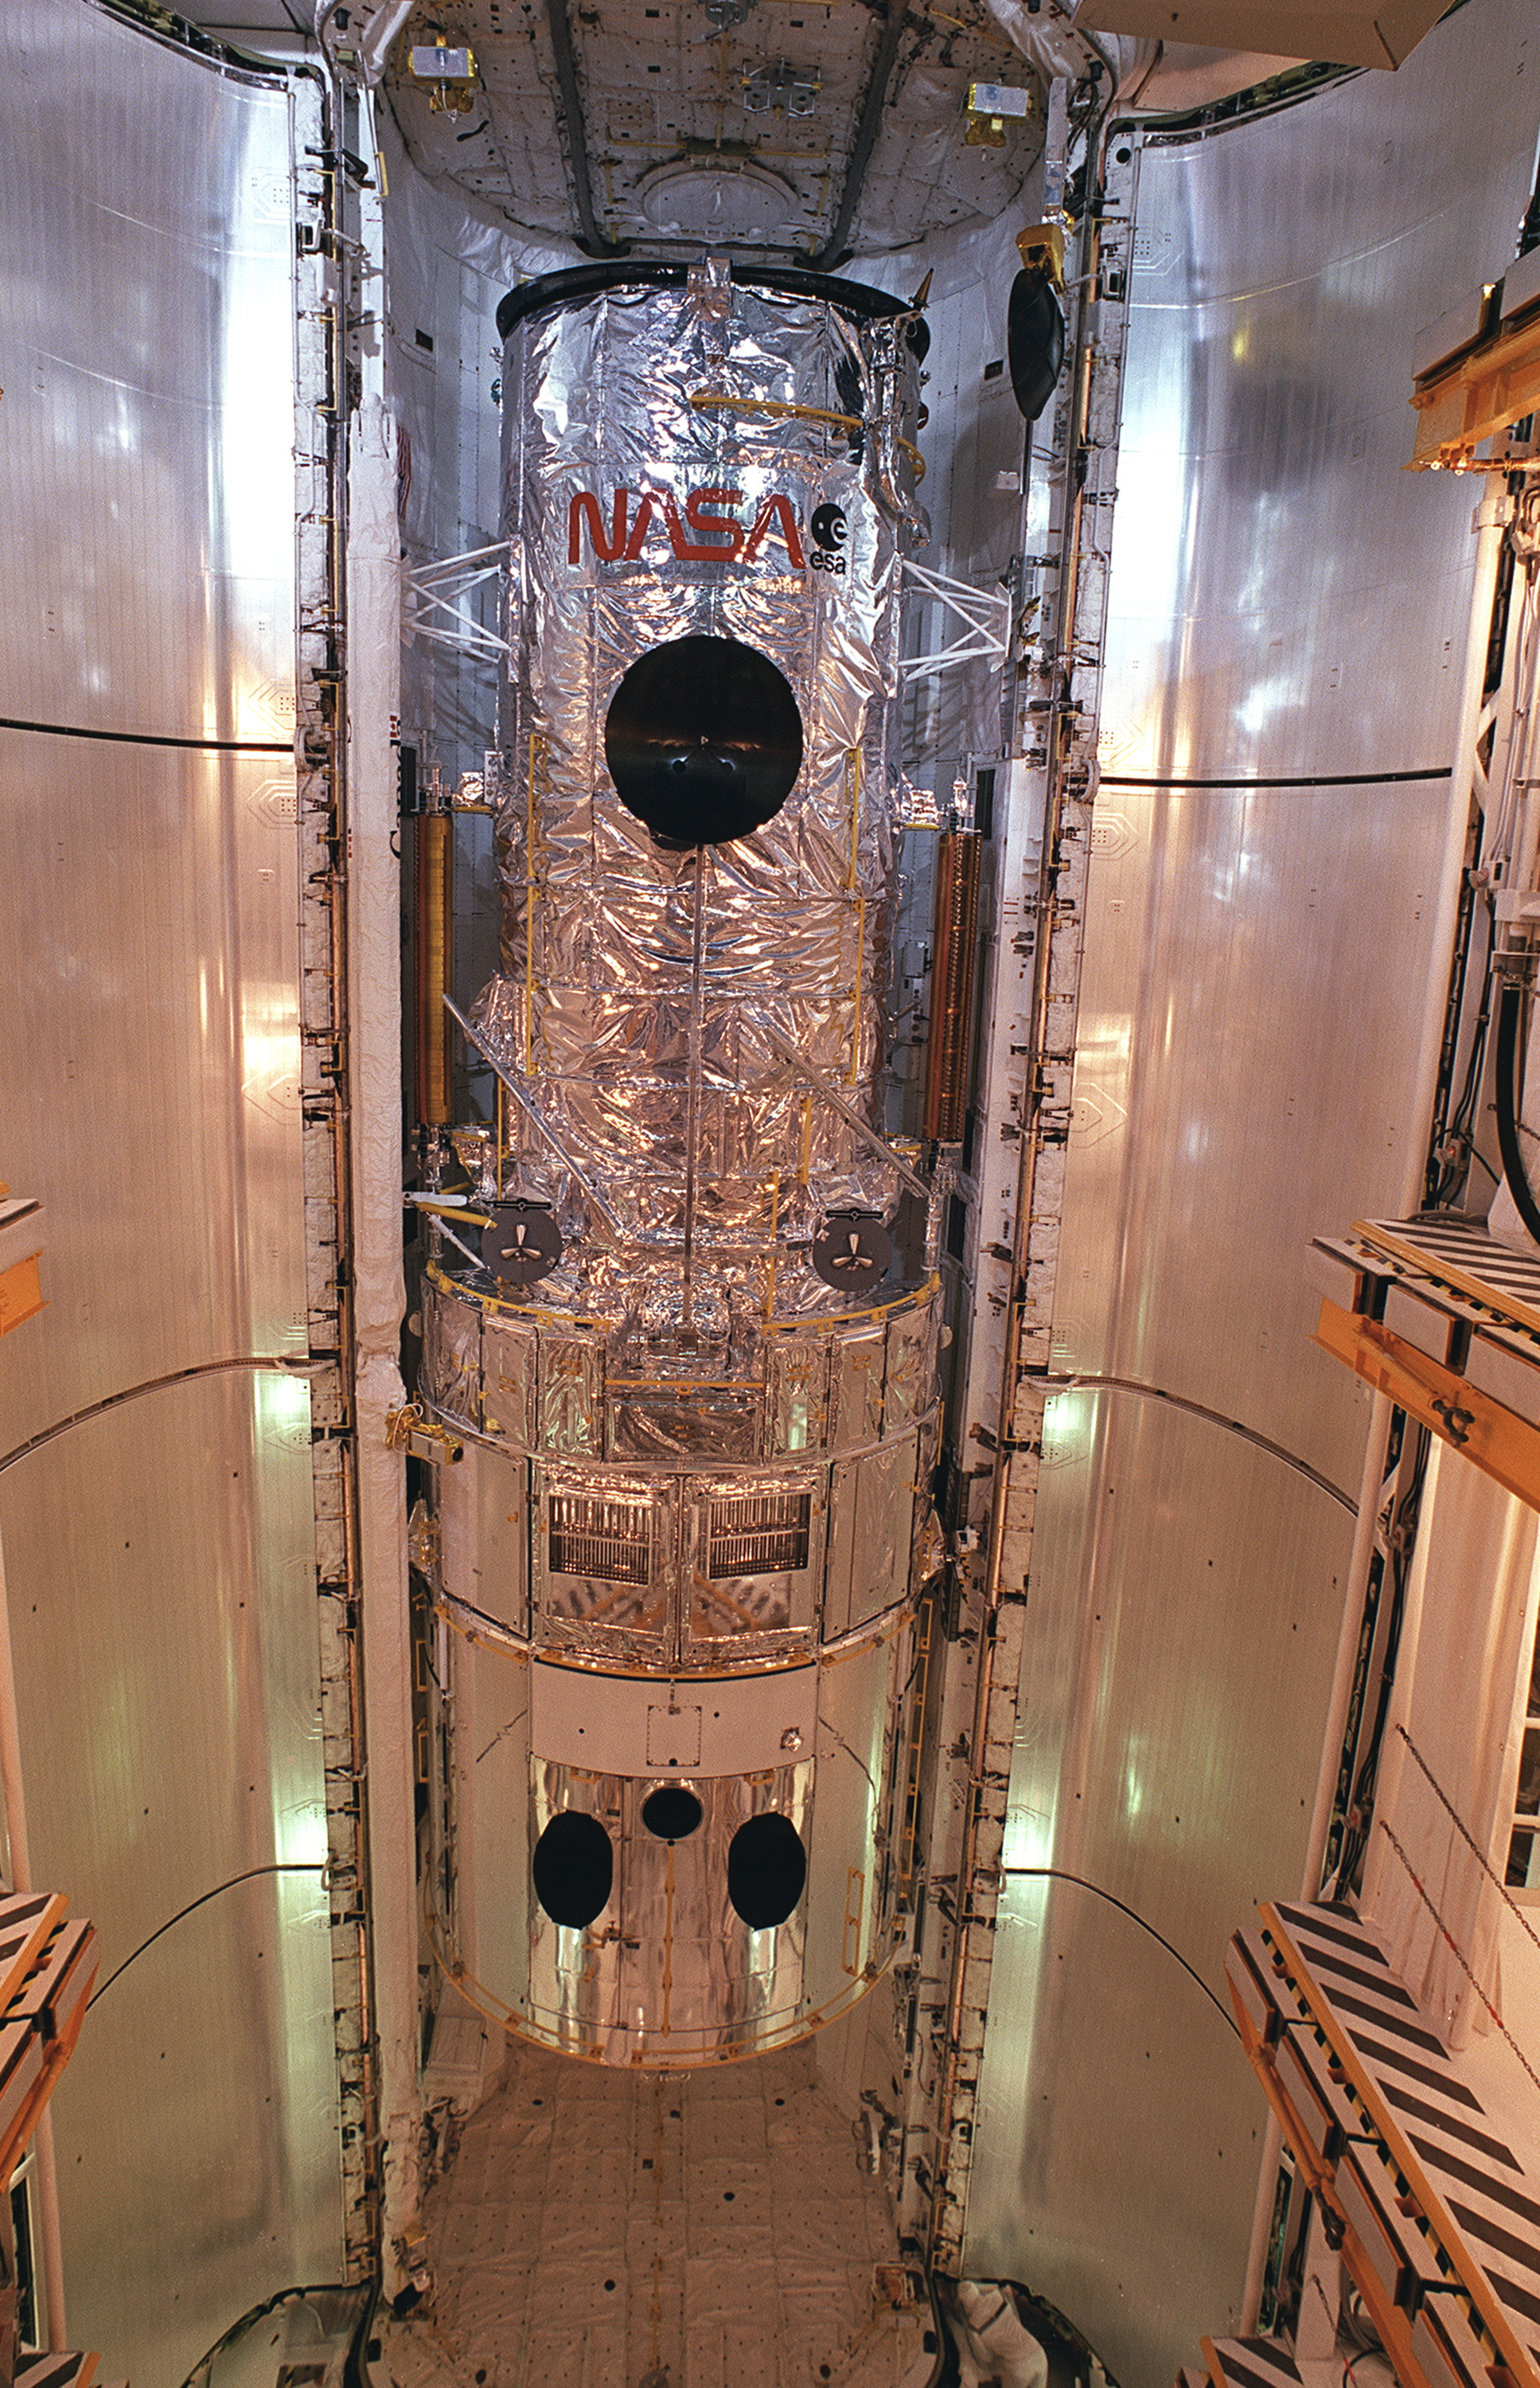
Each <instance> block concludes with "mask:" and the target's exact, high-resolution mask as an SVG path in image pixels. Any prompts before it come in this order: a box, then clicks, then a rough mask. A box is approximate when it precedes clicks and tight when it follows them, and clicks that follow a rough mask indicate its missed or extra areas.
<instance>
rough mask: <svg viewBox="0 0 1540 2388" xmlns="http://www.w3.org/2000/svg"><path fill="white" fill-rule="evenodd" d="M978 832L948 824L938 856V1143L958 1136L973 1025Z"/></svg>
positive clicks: (934, 1084)
mask: <svg viewBox="0 0 1540 2388" xmlns="http://www.w3.org/2000/svg"><path fill="white" fill-rule="evenodd" d="M978 845H979V839H978V831H977V830H973V829H954V830H948V831H947V832H945V834H944V835H943V836H942V837H941V838H940V842H939V851H938V853H937V856H936V929H935V939H934V946H933V952H932V959H931V966H930V1045H929V1050H928V1054H927V1057H926V1071H925V1121H924V1128H925V1134H926V1136H927V1137H928V1138H929V1139H931V1140H932V1141H934V1142H935V1143H938V1144H957V1143H959V1142H960V1141H961V1139H962V1134H963V1114H964V1112H965V1111H966V1108H967V1088H968V1038H969V1033H970V1031H971V1028H972V1025H973V958H974V951H975V946H976V942H977V922H978Z"/></svg>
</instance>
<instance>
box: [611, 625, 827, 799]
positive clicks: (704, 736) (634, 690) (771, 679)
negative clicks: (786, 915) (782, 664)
mask: <svg viewBox="0 0 1540 2388" xmlns="http://www.w3.org/2000/svg"><path fill="white" fill-rule="evenodd" d="M604 759H605V761H606V762H607V763H608V764H609V766H610V776H611V778H612V780H613V781H614V783H615V786H616V789H617V790H618V791H619V794H620V800H621V802H622V804H623V805H625V808H626V810H627V811H628V812H632V813H635V814H636V816H637V819H638V820H642V821H645V822H646V824H647V826H648V828H649V829H650V831H651V832H652V834H653V836H654V837H658V838H662V839H663V840H664V841H665V843H666V844H668V845H724V844H726V841H727V840H728V839H730V838H735V837H747V836H748V835H749V833H750V832H751V831H752V830H756V829H761V828H763V827H764V823H765V822H766V821H767V820H773V819H775V817H776V814H777V813H778V812H779V810H780V808H781V807H782V805H784V804H785V802H786V800H787V797H788V796H789V794H790V793H791V784H792V781H794V780H795V779H796V776H797V774H798V772H799V771H800V770H801V768H802V715H801V713H800V712H799V711H798V708H797V700H796V698H795V696H793V694H792V692H791V683H790V681H789V680H788V679H787V678H786V675H785V673H784V672H782V671H780V670H778V669H777V668H776V666H775V665H774V664H773V663H772V662H771V660H770V658H769V656H768V655H765V654H761V653H760V651H759V649H758V648H757V647H750V646H745V645H744V643H743V641H741V640H740V639H713V638H703V637H702V638H689V639H671V640H669V641H668V642H667V644H666V645H664V646H661V647H651V648H650V649H649V650H648V652H647V654H645V655H638V656H637V660H636V662H635V663H634V664H633V665H632V667H631V668H630V670H629V671H628V672H627V673H626V674H625V678H624V679H623V680H622V681H621V683H620V686H619V687H618V688H617V689H616V691H615V692H614V695H613V697H612V699H611V703H610V710H609V712H608V714H607V715H606V716H605V721H604Z"/></svg>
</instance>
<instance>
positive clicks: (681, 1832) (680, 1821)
mask: <svg viewBox="0 0 1540 2388" xmlns="http://www.w3.org/2000/svg"><path fill="white" fill-rule="evenodd" d="M705 1812H706V1811H705V1810H704V1809H703V1808H702V1807H701V1802H700V1800H699V1799H698V1798H697V1797H696V1796H695V1794H694V1792H693V1791H687V1790H686V1789H685V1786H684V1785H683V1784H682V1783H660V1784H659V1785H658V1788H657V1789H656V1791H650V1792H649V1793H648V1795H647V1797H646V1798H645V1799H644V1800H643V1801H642V1810H641V1820H642V1823H644V1824H645V1825H646V1826H647V1829H648V1831H649V1832H650V1834H651V1835H652V1836H653V1838H654V1840H659V1841H687V1840H688V1838H689V1836H690V1835H691V1833H693V1832H694V1831H695V1829H696V1827H697V1826H698V1825H699V1823H700V1822H701V1817H702V1816H703V1815H704V1814H705Z"/></svg>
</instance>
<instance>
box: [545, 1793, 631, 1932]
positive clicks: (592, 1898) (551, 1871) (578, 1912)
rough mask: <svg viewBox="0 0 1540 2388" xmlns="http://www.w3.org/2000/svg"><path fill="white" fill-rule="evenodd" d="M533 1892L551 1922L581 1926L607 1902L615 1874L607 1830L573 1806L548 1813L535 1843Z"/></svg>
mask: <svg viewBox="0 0 1540 2388" xmlns="http://www.w3.org/2000/svg"><path fill="white" fill-rule="evenodd" d="M532 1871H533V1873H534V1875H535V1896H536V1899H538V1900H539V1902H540V1904H541V1906H542V1907H543V1908H544V1909H545V1911H546V1913H547V1914H548V1915H549V1917H550V1920H551V1922H552V1923H553V1924H571V1925H572V1926H573V1927H574V1929H575V1930H577V1931H581V1930H582V1928H583V1926H584V1925H585V1924H591V1923H592V1922H593V1920H594V1917H595V1916H596V1915H598V1914H599V1913H600V1912H601V1911H602V1910H603V1909H604V1908H605V1907H607V1906H608V1905H609V1901H610V1892H611V1888H612V1885H613V1883H614V1879H615V1857H614V1851H613V1850H612V1848H611V1847H610V1835H609V1834H608V1833H607V1832H606V1831H605V1829H604V1827H603V1825H602V1824H601V1823H600V1821H599V1818H598V1817H597V1816H585V1815H583V1814H582V1813H581V1812H580V1811H579V1810H577V1809H575V1808H568V1809H565V1810H563V1811H562V1814H561V1815H560V1816H553V1817H552V1818H551V1820H550V1822H549V1824H548V1825H547V1826H546V1829H545V1831H544V1832H543V1833H542V1834H541V1835H540V1837H539V1839H538V1840H537V1841H536V1844H535V1861H534V1866H533V1869H532Z"/></svg>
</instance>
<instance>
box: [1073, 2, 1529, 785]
mask: <svg viewBox="0 0 1540 2388" xmlns="http://www.w3.org/2000/svg"><path fill="white" fill-rule="evenodd" d="M1529 32H1531V20H1530V19H1529V16H1528V12H1527V11H1526V9H1525V8H1524V6H1523V5H1522V0H1476V5H1475V6H1474V8H1473V10H1472V9H1466V10H1464V11H1462V12H1461V17H1460V20H1459V22H1458V26H1457V25H1455V24H1450V25H1447V26H1445V27H1444V28H1443V29H1441V30H1440V31H1439V32H1437V33H1435V34H1433V35H1431V36H1430V37H1429V39H1428V41H1427V42H1425V43H1424V44H1422V45H1421V46H1420V49H1419V51H1418V53H1417V55H1416V57H1414V58H1413V59H1412V60H1410V61H1409V62H1408V65H1407V68H1406V69H1405V70H1402V71H1401V72H1399V73H1397V74H1396V75H1395V76H1386V75H1363V76H1360V77H1358V78H1357V79H1356V80H1354V81H1352V82H1350V83H1344V85H1342V86H1341V87H1340V88H1338V89H1336V90H1333V91H1332V92H1330V93H1328V94H1326V95H1324V96H1322V97H1320V98H1319V99H1316V100H1312V101H1309V102H1307V103H1306V105H1305V106H1304V107H1303V108H1290V109H1286V110H1285V111H1283V112H1282V113H1281V114H1280V115H1277V116H1274V117H1272V118H1270V119H1268V120H1265V121H1262V122H1260V123H1257V124H1255V125H1250V126H1246V125H1243V126H1240V127H1238V128H1232V129H1231V130H1229V131H1226V132H1223V133H1218V135H1217V136H1216V135H1215V134H1214V133H1210V134H1209V135H1208V137H1207V138H1205V139H1203V140H1198V141H1179V142H1177V143H1176V144H1175V145H1174V146H1169V147H1162V146H1157V145H1153V144H1152V145H1150V146H1146V147H1145V148H1144V151H1143V154H1142V162H1141V166H1140V172H1139V187H1138V208H1137V222H1136V231H1135V239H1134V269H1133V281H1132V286H1131V298H1132V311H1131V318H1130V336H1129V337H1130V348H1129V365H1128V380H1127V383H1126V400H1125V413H1124V418H1123V426H1122V433H1121V438H1120V442H1119V451H1118V456H1119V461H1118V475H1117V480H1118V488H1117V514H1116V521H1115V526H1114V530H1113V584H1112V594H1111V606H1110V616H1109V625H1108V651H1107V662H1108V669H1107V679H1106V689H1105V703H1104V707H1103V715H1102V738H1101V750H1100V752H1101V762H1102V768H1103V769H1104V771H1105V772H1127V773H1132V774H1136V775H1137V774H1150V775H1158V774H1168V773H1175V774H1179V775H1187V774H1193V775H1203V774H1205V773H1223V774H1227V775H1231V774H1233V775H1244V776H1247V777H1250V776H1263V775H1268V774H1271V773H1281V774H1288V775H1291V776H1293V775H1300V774H1307V773H1312V772H1316V773H1320V774H1321V775H1323V776H1324V777H1325V778H1327V779H1328V780H1336V779H1340V778H1342V777H1344V776H1345V775H1346V774H1347V773H1349V772H1358V771H1369V772H1374V771H1397V770H1417V769H1425V768H1430V767H1433V768H1440V767H1442V766H1444V765H1445V764H1447V762H1448V760H1449V751H1448V750H1449V745H1450V740H1451V737H1452V734H1453V729H1454V707H1455V705H1456V703H1457V701H1458V678H1459V670H1460V664H1461V660H1462V654H1461V649H1462V642H1463V640H1464V634H1465V605H1466V597H1467V593H1468V591H1469V587H1470V577H1471V544H1472V542H1471V535H1470V530H1471V505H1472V503H1473V502H1474V496H1475V494H1476V493H1475V491H1474V490H1473V489H1472V487H1471V484H1470V483H1469V482H1462V481H1457V480H1450V479H1446V478H1445V477H1444V476H1437V475H1428V474H1421V473H1418V474H1411V473H1407V472H1404V471H1403V470H1402V467H1403V466H1404V465H1405V464H1406V463H1407V459H1408V457H1409V456H1410V454H1411V447H1412V433H1413V427H1414V424H1415V417H1414V415H1413V413H1412V411H1411V407H1410V405H1409V403H1408V400H1409V396H1410V390H1411V363H1412V347H1413V343H1414V341H1415V339H1416V337H1417V334H1418V331H1419V330H1420V327H1421V326H1422V325H1423V324H1428V323H1431V322H1432V321H1433V320H1434V319H1435V318H1436V317H1437V316H1439V315H1441V314H1442V313H1444V311H1445V309H1446V308H1447V307H1449V306H1450V305H1452V304H1453V303H1454V302H1455V300H1456V299H1459V298H1462V297H1464V296H1465V295H1466V294H1467V293H1468V292H1470V291H1472V290H1474V289H1475V288H1476V287H1477V286H1479V285H1480V284H1481V283H1483V282H1491V281H1495V280H1496V278H1497V277H1498V276H1499V275H1500V274H1501V273H1503V271H1504V269H1505V268H1506V266H1507V265H1508V261H1509V260H1510V258H1511V257H1512V254H1513V249H1514V245H1515V240H1516V237H1517V227H1518V225H1519V223H1520V222H1521V219H1522V216H1523V211H1524V206H1525V202H1526V200H1527V199H1528V197H1529V187H1530V171H1531V165H1532V160H1533V157H1534V95H1533V91H1532V89H1531V78H1530V76H1528V75H1526V74H1525V71H1524V54H1523V46H1522V45H1523V42H1524V38H1525V35H1526V34H1527V33H1529Z"/></svg>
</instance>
